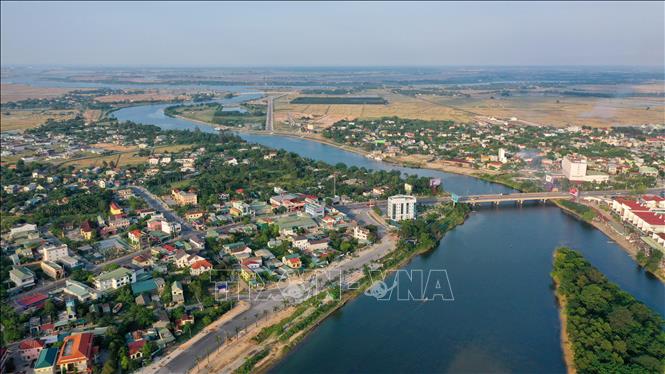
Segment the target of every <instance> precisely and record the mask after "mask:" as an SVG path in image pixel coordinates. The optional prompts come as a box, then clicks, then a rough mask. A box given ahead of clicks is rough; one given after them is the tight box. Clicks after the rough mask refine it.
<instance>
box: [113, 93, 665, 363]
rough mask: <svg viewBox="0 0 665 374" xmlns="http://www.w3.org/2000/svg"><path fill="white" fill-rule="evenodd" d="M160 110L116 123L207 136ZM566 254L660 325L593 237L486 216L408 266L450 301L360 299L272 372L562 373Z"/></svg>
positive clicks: (282, 142)
mask: <svg viewBox="0 0 665 374" xmlns="http://www.w3.org/2000/svg"><path fill="white" fill-rule="evenodd" d="M245 99H247V97H245ZM238 100H240V99H238ZM165 106H166V105H146V106H139V107H132V108H126V109H121V110H119V111H116V112H114V115H115V116H116V117H117V118H118V119H120V120H132V121H134V122H140V123H147V124H155V125H158V126H161V127H163V128H169V129H173V128H189V129H193V128H200V129H201V130H203V131H214V130H212V129H211V128H208V127H206V126H202V125H199V124H196V123H193V122H190V121H186V120H182V119H174V118H169V117H166V116H164V114H163V108H164V107H165ZM239 135H240V136H241V137H243V138H244V139H246V140H247V141H249V142H254V143H259V144H263V145H266V146H269V147H272V148H282V149H285V150H288V151H291V152H295V153H298V154H300V155H302V156H304V157H309V158H313V159H317V160H322V161H325V162H329V163H338V162H343V163H345V164H347V165H355V166H358V167H365V168H371V169H384V170H391V169H398V170H400V171H402V172H403V173H406V174H417V175H422V176H428V177H437V178H442V180H443V186H444V188H445V189H446V190H448V191H452V192H455V193H457V194H468V193H496V192H509V191H510V189H508V188H507V187H504V186H501V185H497V184H493V183H488V182H485V181H481V180H478V179H475V178H472V177H467V176H461V175H455V174H449V173H444V172H440V171H434V170H427V169H413V168H406V167H396V166H393V165H390V164H386V163H383V162H379V161H374V160H370V159H368V158H365V157H363V156H361V155H358V154H355V153H352V152H348V151H344V150H341V149H339V148H336V147H333V146H329V145H325V144H320V143H317V142H313V141H310V140H306V139H301V138H291V137H283V136H275V135H253V134H242V133H241V134H239ZM561 245H566V246H569V247H571V248H574V249H577V250H579V251H581V252H582V253H583V254H584V256H585V257H586V258H587V259H589V261H590V262H591V263H592V264H593V265H594V266H596V267H597V268H598V269H599V270H600V271H602V272H603V273H604V274H606V275H607V277H608V278H609V279H610V280H611V281H613V282H615V283H617V284H618V285H619V286H620V287H621V288H623V289H624V290H626V291H628V292H629V293H631V294H632V295H634V296H635V297H636V298H637V299H639V300H641V301H642V302H644V303H645V304H647V305H649V306H650V307H652V308H653V309H655V310H656V311H657V312H658V313H660V314H661V315H663V316H665V286H664V285H663V284H662V283H661V282H660V281H658V280H657V279H655V278H653V277H652V276H650V275H648V274H646V273H645V272H644V271H642V270H640V269H639V268H638V267H637V265H636V264H635V262H634V261H633V260H632V259H631V258H630V256H628V255H627V254H626V253H625V252H624V251H623V250H622V249H621V248H619V246H618V245H617V244H615V243H613V242H611V241H609V239H608V238H607V237H606V236H605V235H604V234H602V233H601V232H600V231H598V230H596V229H595V228H593V227H592V226H590V225H588V224H586V223H584V222H581V221H578V220H576V219H574V218H572V217H570V216H568V215H566V214H564V213H562V212H561V210H559V209H558V208H556V207H554V206H550V205H538V204H535V203H534V204H525V205H524V206H522V207H517V206H513V205H502V206H500V207H498V208H497V207H484V208H479V209H478V210H477V211H476V212H474V213H472V214H471V215H470V217H469V219H468V220H467V221H466V222H465V223H464V224H463V225H461V226H459V227H457V228H455V229H454V230H452V231H451V232H449V233H448V234H447V235H446V236H445V237H444V238H443V239H442V240H441V243H440V245H439V247H438V248H437V249H436V250H434V251H432V252H430V253H428V254H426V255H422V256H418V257H416V258H414V259H413V260H412V261H411V262H410V263H409V264H408V265H407V266H406V269H423V270H424V271H427V270H432V269H445V270H446V271H447V273H448V275H449V279H450V285H451V288H452V291H453V295H454V301H441V300H436V301H430V302H425V303H423V302H420V301H398V300H390V301H380V300H376V299H374V298H371V297H367V296H361V297H358V298H357V299H355V300H353V301H351V302H349V303H348V304H347V305H346V306H344V307H343V308H341V309H340V310H339V311H337V312H335V313H334V314H333V315H332V316H331V317H330V318H328V319H327V320H325V321H324V322H323V323H322V324H321V325H320V326H319V327H318V328H316V329H315V330H314V331H313V332H311V333H310V334H309V335H308V336H307V337H306V338H305V339H304V340H303V342H301V343H300V344H299V345H298V346H297V347H296V348H295V349H293V350H292V351H291V352H290V353H289V354H288V355H287V356H286V357H285V358H284V359H283V360H282V361H281V362H280V363H279V364H277V366H275V367H274V368H273V369H272V371H273V372H284V373H296V372H306V373H317V372H324V373H338V372H365V373H370V372H371V373H378V372H382V373H385V372H506V371H511V372H565V365H564V361H563V353H562V350H561V343H560V332H561V329H560V323H559V317H558V311H557V304H556V300H555V297H554V292H553V288H552V281H551V278H550V275H549V274H550V271H551V269H552V252H553V250H554V249H555V248H556V247H557V246H561ZM388 283H389V284H390V280H389V282H388Z"/></svg>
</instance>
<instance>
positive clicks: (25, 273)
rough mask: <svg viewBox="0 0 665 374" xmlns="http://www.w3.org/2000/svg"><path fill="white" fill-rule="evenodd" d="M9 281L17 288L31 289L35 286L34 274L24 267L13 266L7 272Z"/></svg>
mask: <svg viewBox="0 0 665 374" xmlns="http://www.w3.org/2000/svg"><path fill="white" fill-rule="evenodd" d="M9 280H11V281H12V282H14V284H15V285H16V287H19V288H22V287H31V286H34V285H35V273H33V272H32V271H31V270H30V269H28V268H27V267H25V266H14V267H13V268H12V270H10V271H9Z"/></svg>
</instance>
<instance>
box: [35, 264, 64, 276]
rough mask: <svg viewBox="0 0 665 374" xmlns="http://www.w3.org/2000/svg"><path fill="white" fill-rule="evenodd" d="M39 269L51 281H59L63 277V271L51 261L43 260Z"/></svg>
mask: <svg viewBox="0 0 665 374" xmlns="http://www.w3.org/2000/svg"><path fill="white" fill-rule="evenodd" d="M40 267H41V269H42V271H43V272H44V274H46V275H48V276H49V277H51V278H53V279H59V278H61V277H62V276H63V275H65V269H63V268H62V266H60V265H58V264H56V263H55V262H52V261H46V260H44V261H42V262H41V263H40Z"/></svg>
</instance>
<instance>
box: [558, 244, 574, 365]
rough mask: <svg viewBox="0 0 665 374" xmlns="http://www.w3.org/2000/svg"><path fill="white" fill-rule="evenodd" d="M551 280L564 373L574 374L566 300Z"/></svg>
mask: <svg viewBox="0 0 665 374" xmlns="http://www.w3.org/2000/svg"><path fill="white" fill-rule="evenodd" d="M555 255H556V252H555ZM552 280H553V282H554V295H555V296H556V300H557V304H558V305H557V306H558V308H559V320H560V321H561V350H562V351H563V359H564V361H565V363H566V372H567V373H568V374H576V373H577V369H576V368H575V354H574V351H573V343H572V342H571V341H570V338H569V336H568V313H567V312H566V307H567V306H568V300H566V297H565V296H564V295H563V294H561V292H560V291H559V280H558V279H557V278H556V277H555V276H554V275H552Z"/></svg>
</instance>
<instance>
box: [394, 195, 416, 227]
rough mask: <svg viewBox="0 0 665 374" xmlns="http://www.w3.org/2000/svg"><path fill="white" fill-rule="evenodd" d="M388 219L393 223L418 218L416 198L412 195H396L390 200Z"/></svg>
mask: <svg viewBox="0 0 665 374" xmlns="http://www.w3.org/2000/svg"><path fill="white" fill-rule="evenodd" d="M388 218H390V219H391V220H393V221H401V220H405V219H414V218H416V198H415V196H410V195H395V196H390V197H389V198H388Z"/></svg>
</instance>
